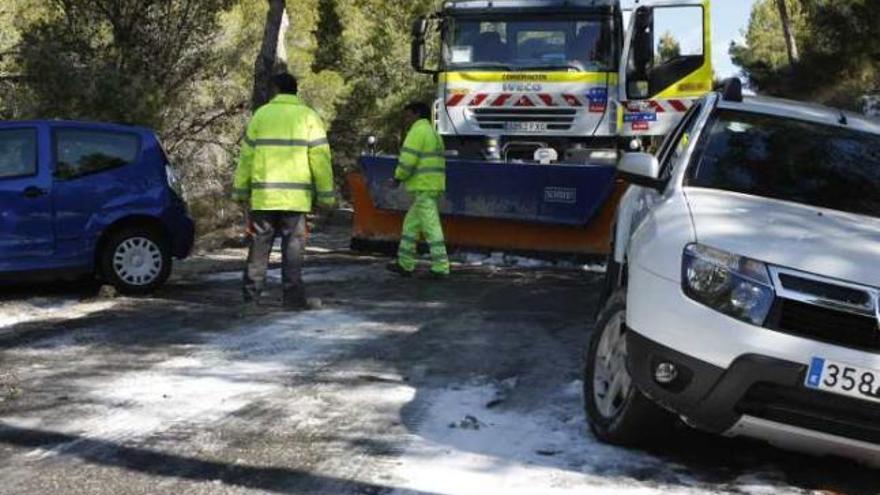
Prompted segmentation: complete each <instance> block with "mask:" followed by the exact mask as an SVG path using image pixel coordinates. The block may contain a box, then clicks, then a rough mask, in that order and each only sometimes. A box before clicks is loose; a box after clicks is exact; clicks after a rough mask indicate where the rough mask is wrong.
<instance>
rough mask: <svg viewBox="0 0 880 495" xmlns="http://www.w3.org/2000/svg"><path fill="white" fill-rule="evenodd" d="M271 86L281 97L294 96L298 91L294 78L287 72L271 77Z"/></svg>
mask: <svg viewBox="0 0 880 495" xmlns="http://www.w3.org/2000/svg"><path fill="white" fill-rule="evenodd" d="M272 85H273V86H275V89H276V90H277V91H278V93H279V94H282V95H295V94H296V92H297V89H298V88H297V86H298V85H297V82H296V78H295V77H293V76H292V75H290V74H288V73H287V72H282V73H281V74H276V75H274V76H272Z"/></svg>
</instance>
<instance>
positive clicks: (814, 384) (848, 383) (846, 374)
mask: <svg viewBox="0 0 880 495" xmlns="http://www.w3.org/2000/svg"><path fill="white" fill-rule="evenodd" d="M806 385H807V387H808V388H812V389H815V390H823V391H825V392H831V393H834V394H840V395H846V396H848V397H855V398H857V399H862V400H868V401H872V402H880V371H878V370H869V369H866V368H861V367H859V366H853V365H851V364H845V363H838V362H836V361H829V360H827V359H822V358H813V360H812V362H811V363H810V369H809V371H808V372H807V382H806Z"/></svg>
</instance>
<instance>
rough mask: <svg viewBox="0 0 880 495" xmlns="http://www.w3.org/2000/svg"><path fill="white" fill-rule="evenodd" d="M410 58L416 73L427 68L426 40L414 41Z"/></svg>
mask: <svg viewBox="0 0 880 495" xmlns="http://www.w3.org/2000/svg"><path fill="white" fill-rule="evenodd" d="M410 58H411V59H412V60H411V62H412V67H413V69H415V70H416V72H422V71H423V70H424V68H425V40H424V39H413V41H412V53H411V54H410Z"/></svg>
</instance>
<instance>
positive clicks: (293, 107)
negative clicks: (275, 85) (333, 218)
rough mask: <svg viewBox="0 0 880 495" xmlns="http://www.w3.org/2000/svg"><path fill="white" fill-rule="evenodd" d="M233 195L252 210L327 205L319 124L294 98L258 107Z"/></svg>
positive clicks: (327, 173)
mask: <svg viewBox="0 0 880 495" xmlns="http://www.w3.org/2000/svg"><path fill="white" fill-rule="evenodd" d="M233 197H234V198H235V199H237V200H242V201H244V200H248V201H249V202H250V207H251V209H253V210H270V211H298V212H308V211H311V210H312V203H313V201H314V200H315V199H317V200H318V202H319V203H321V204H323V205H326V206H331V205H333V204H334V202H335V194H334V193H333V168H332V165H331V161H330V145H329V144H328V143H327V134H326V132H325V131H324V124H323V123H322V122H321V118H320V117H319V116H318V114H317V113H315V111H314V110H312V109H311V108H309V107H307V106H306V105H305V104H303V103H302V101H301V100H300V99H299V98H298V97H296V96H294V95H278V96H276V97H275V98H273V99H272V101H270V102H269V103H268V104H266V105H264V106H262V107H260V109H259V110H257V112H256V113H255V114H254V116H253V118H252V119H251V122H250V124H249V125H248V128H247V134H246V135H245V138H244V143H243V144H242V147H241V158H240V159H239V162H238V168H237V169H236V171H235V183H234V185H233Z"/></svg>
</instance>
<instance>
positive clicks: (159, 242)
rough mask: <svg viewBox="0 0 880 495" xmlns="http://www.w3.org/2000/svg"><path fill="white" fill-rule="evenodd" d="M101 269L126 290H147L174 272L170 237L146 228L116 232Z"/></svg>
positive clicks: (122, 290) (105, 250) (110, 279)
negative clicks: (169, 243)
mask: <svg viewBox="0 0 880 495" xmlns="http://www.w3.org/2000/svg"><path fill="white" fill-rule="evenodd" d="M101 272H102V274H103V276H104V278H105V279H106V281H107V282H108V283H110V284H111V285H113V286H114V287H116V289H117V290H119V291H120V292H122V293H124V294H146V293H149V292H152V291H154V290H155V289H156V288H158V287H159V286H160V285H162V284H163V283H165V281H166V280H167V279H168V276H169V275H170V273H171V255H170V252H169V248H168V244H167V241H166V240H165V239H164V238H163V237H162V236H161V235H160V234H159V233H157V232H155V231H153V230H151V229H146V228H129V229H123V230H121V231H119V232H117V233H115V234H112V235H111V236H110V238H109V239H108V240H107V242H106V244H105V245H104V251H103V252H102V253H101Z"/></svg>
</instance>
